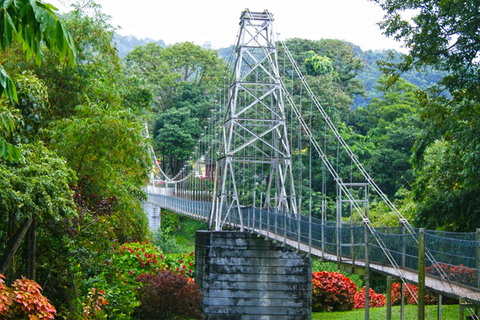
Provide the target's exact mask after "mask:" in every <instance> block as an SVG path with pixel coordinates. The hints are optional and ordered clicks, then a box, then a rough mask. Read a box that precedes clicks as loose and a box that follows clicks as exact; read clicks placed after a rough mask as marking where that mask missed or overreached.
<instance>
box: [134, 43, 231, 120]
mask: <svg viewBox="0 0 480 320" xmlns="http://www.w3.org/2000/svg"><path fill="white" fill-rule="evenodd" d="M125 64H126V66H127V68H129V69H130V70H131V71H132V72H133V73H135V74H136V75H137V76H139V77H141V78H143V79H145V81H146V83H147V84H149V86H150V89H151V90H152V92H153V93H154V103H155V107H156V108H157V109H158V110H162V111H164V110H167V109H170V108H175V107H176V105H175V103H174V101H173V100H174V99H175V97H177V96H178V95H181V94H182V89H183V88H184V84H185V83H192V84H195V86H196V87H197V88H199V90H200V92H199V94H202V95H207V94H212V93H213V92H215V90H216V89H217V86H218V87H220V86H221V85H222V84H223V77H224V76H225V72H226V63H225V61H224V60H221V59H219V58H218V54H217V52H216V51H211V50H208V49H204V48H202V47H200V46H197V45H194V44H193V43H190V42H183V43H177V44H175V45H172V46H168V47H166V48H162V47H161V46H160V45H158V44H156V43H148V44H146V45H145V46H138V47H135V48H134V49H133V50H132V51H131V52H129V53H128V54H127V56H126V57H125Z"/></svg>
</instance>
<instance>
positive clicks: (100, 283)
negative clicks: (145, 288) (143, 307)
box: [83, 267, 140, 320]
mask: <svg viewBox="0 0 480 320" xmlns="http://www.w3.org/2000/svg"><path fill="white" fill-rule="evenodd" d="M116 271H117V269H115V268H109V267H107V268H105V272H101V273H99V274H98V275H96V276H95V277H92V278H89V279H83V287H84V291H88V293H87V296H86V298H85V300H84V308H83V309H84V310H85V306H88V305H89V302H90V301H89V297H88V294H89V293H90V292H91V291H92V290H93V289H96V291H103V292H104V297H105V299H106V301H107V304H105V305H103V306H102V308H101V311H102V312H101V313H100V315H103V316H106V318H107V319H112V320H117V319H119V320H129V319H134V313H135V310H136V308H137V307H138V306H139V305H140V302H139V301H138V300H137V295H136V290H137V289H138V287H139V284H138V283H136V282H135V281H134V280H133V279H132V278H131V277H129V276H128V275H123V274H118V273H116ZM93 302H94V303H95V301H93ZM99 311H100V310H99Z"/></svg>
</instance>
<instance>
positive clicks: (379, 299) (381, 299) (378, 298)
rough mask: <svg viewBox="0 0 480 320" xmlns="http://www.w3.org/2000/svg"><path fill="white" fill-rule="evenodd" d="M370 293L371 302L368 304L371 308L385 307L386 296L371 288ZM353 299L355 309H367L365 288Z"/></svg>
mask: <svg viewBox="0 0 480 320" xmlns="http://www.w3.org/2000/svg"><path fill="white" fill-rule="evenodd" d="M368 292H369V293H370V301H369V303H368V306H369V307H370V308H376V307H383V306H385V304H386V298H385V295H384V294H381V293H376V292H375V291H374V290H373V289H372V288H369V290H368ZM353 299H354V308H355V309H362V308H365V287H363V288H362V290H360V291H358V292H357V293H355V297H354V298H353Z"/></svg>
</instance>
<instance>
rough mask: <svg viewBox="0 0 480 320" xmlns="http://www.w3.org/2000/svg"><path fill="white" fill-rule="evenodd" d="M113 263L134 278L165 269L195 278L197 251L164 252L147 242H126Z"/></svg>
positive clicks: (117, 251) (119, 249)
mask: <svg viewBox="0 0 480 320" xmlns="http://www.w3.org/2000/svg"><path fill="white" fill-rule="evenodd" d="M112 264H113V265H114V266H115V267H117V268H119V269H120V270H122V271H123V272H125V273H128V274H129V275H130V276H132V278H133V279H134V278H136V277H137V276H139V275H141V274H143V273H148V272H153V273H155V272H157V271H159V270H163V269H169V270H172V271H173V272H175V273H181V274H185V275H186V276H188V277H190V278H193V277H194V274H195V253H194V252H191V253H190V254H163V253H162V252H160V251H158V249H157V248H156V247H155V246H154V245H153V244H152V243H149V242H148V241H147V242H132V243H125V244H123V245H122V246H121V247H120V248H118V249H117V250H116V252H115V255H114V258H113V261H112Z"/></svg>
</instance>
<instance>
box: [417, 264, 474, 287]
mask: <svg viewBox="0 0 480 320" xmlns="http://www.w3.org/2000/svg"><path fill="white" fill-rule="evenodd" d="M438 269H442V270H443V272H444V273H445V274H446V275H447V276H448V279H450V280H451V281H455V282H458V283H461V284H464V285H467V286H471V287H476V281H477V271H476V270H475V269H472V268H468V267H465V266H464V265H463V264H460V265H458V266H452V267H450V266H449V265H447V264H444V263H436V264H433V265H431V266H430V267H428V268H426V269H425V272H426V273H427V274H431V275H433V276H437V277H440V272H439V271H438Z"/></svg>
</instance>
